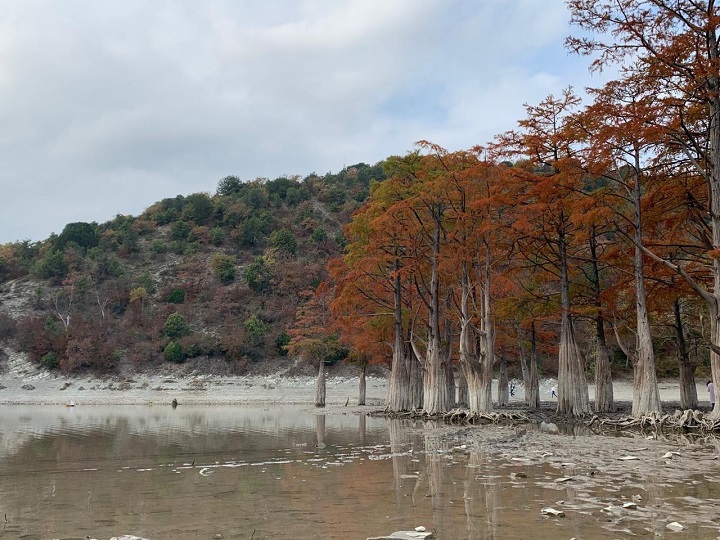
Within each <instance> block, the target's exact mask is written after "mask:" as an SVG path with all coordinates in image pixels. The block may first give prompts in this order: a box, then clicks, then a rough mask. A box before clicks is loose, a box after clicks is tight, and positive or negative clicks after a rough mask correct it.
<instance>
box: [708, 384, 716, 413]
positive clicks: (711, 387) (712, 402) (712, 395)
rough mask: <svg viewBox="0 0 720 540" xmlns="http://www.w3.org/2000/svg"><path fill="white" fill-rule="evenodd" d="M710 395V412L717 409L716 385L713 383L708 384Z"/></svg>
mask: <svg viewBox="0 0 720 540" xmlns="http://www.w3.org/2000/svg"><path fill="white" fill-rule="evenodd" d="M707 389H708V393H709V394H710V410H712V409H714V408H715V385H714V384H713V382H712V381H708V382H707Z"/></svg>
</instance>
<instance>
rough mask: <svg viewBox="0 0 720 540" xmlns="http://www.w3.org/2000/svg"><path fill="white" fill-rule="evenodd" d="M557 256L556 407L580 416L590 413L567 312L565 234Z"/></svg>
mask: <svg viewBox="0 0 720 540" xmlns="http://www.w3.org/2000/svg"><path fill="white" fill-rule="evenodd" d="M558 250H559V255H560V301H561V307H562V315H561V319H560V351H559V355H558V404H557V412H558V413H559V414H565V415H569V416H583V415H585V414H588V413H589V412H590V398H589V394H588V386H587V379H586V378H585V362H584V361H583V358H582V355H581V354H580V349H579V348H578V345H577V340H576V339H575V326H574V324H573V320H572V316H571V313H570V282H569V279H568V267H567V246H566V244H565V234H564V233H563V232H562V231H560V234H559V235H558Z"/></svg>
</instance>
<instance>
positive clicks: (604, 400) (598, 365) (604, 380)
mask: <svg viewBox="0 0 720 540" xmlns="http://www.w3.org/2000/svg"><path fill="white" fill-rule="evenodd" d="M590 257H591V261H592V274H591V280H592V286H593V300H594V303H595V307H596V309H597V313H596V315H595V340H596V342H597V351H596V355H595V412H610V411H612V410H613V408H614V396H613V384H612V372H611V369H610V353H609V351H608V346H607V339H606V338H605V320H604V318H603V312H602V304H601V302H600V293H601V292H602V288H601V285H600V268H599V266H598V255H597V235H596V231H595V227H594V226H593V227H592V229H591V231H590Z"/></svg>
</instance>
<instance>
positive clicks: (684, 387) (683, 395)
mask: <svg viewBox="0 0 720 540" xmlns="http://www.w3.org/2000/svg"><path fill="white" fill-rule="evenodd" d="M673 315H674V319H675V320H674V325H673V326H674V327H675V344H676V345H677V349H678V367H679V368H680V406H681V407H682V408H683V409H697V408H698V395H697V386H696V384H695V366H694V365H693V363H692V362H691V361H690V351H688V347H687V342H686V341H685V330H684V327H683V322H682V311H681V307H680V299H679V298H676V299H675V302H673Z"/></svg>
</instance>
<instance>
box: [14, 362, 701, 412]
mask: <svg viewBox="0 0 720 540" xmlns="http://www.w3.org/2000/svg"><path fill="white" fill-rule="evenodd" d="M514 382H515V385H516V391H515V395H514V396H512V397H511V398H510V405H509V407H507V408H508V409H512V410H522V409H524V398H525V396H524V389H523V387H522V384H521V383H520V382H519V381H514ZM556 384H557V382H556V380H555V379H543V380H542V381H541V383H540V399H541V403H542V405H541V409H542V410H546V411H548V412H549V411H550V410H552V408H553V407H554V404H555V403H556V400H555V399H553V398H552V397H551V388H552V387H553V386H555V385H556ZM358 387H359V378H358V377H357V376H343V375H334V376H329V377H328V378H327V393H326V408H332V407H340V408H343V409H345V410H349V409H351V408H355V407H357V397H358ZM659 389H660V397H661V401H662V404H663V406H664V408H665V409H669V408H670V407H673V408H677V407H679V402H680V387H679V383H678V381H676V380H668V381H660V382H659ZM386 390H387V378H385V377H377V376H369V377H367V394H366V405H365V406H364V407H369V408H374V409H376V408H378V407H382V406H383V405H384V402H385V395H386ZM613 391H614V399H615V402H616V404H617V405H618V408H619V409H620V410H623V409H625V408H626V407H627V403H632V383H631V382H630V381H623V380H620V381H614V382H613ZM697 391H698V399H699V402H700V407H699V408H700V410H703V409H709V406H710V403H709V400H708V395H707V389H706V388H705V386H704V384H702V383H700V382H699V383H697ZM589 395H590V400H591V402H592V400H593V399H594V385H589ZM173 399H175V400H177V402H178V404H179V405H183V404H184V405H292V406H311V407H312V406H314V400H315V377H313V376H307V375H303V376H286V375H283V374H271V375H245V376H240V375H238V376H215V375H200V374H195V375H188V374H182V375H172V374H142V373H138V374H135V375H134V376H132V377H126V378H120V377H109V378H96V377H64V376H61V375H57V374H52V373H49V372H45V371H42V370H37V371H34V372H33V373H13V372H6V373H4V374H2V375H0V405H66V404H68V403H70V402H73V403H74V404H75V405H76V406H81V405H122V406H127V405H159V406H165V405H170V404H171V403H172V401H173ZM493 399H494V401H495V402H496V399H497V380H495V381H493ZM319 410H322V408H319ZM666 412H667V411H666Z"/></svg>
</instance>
